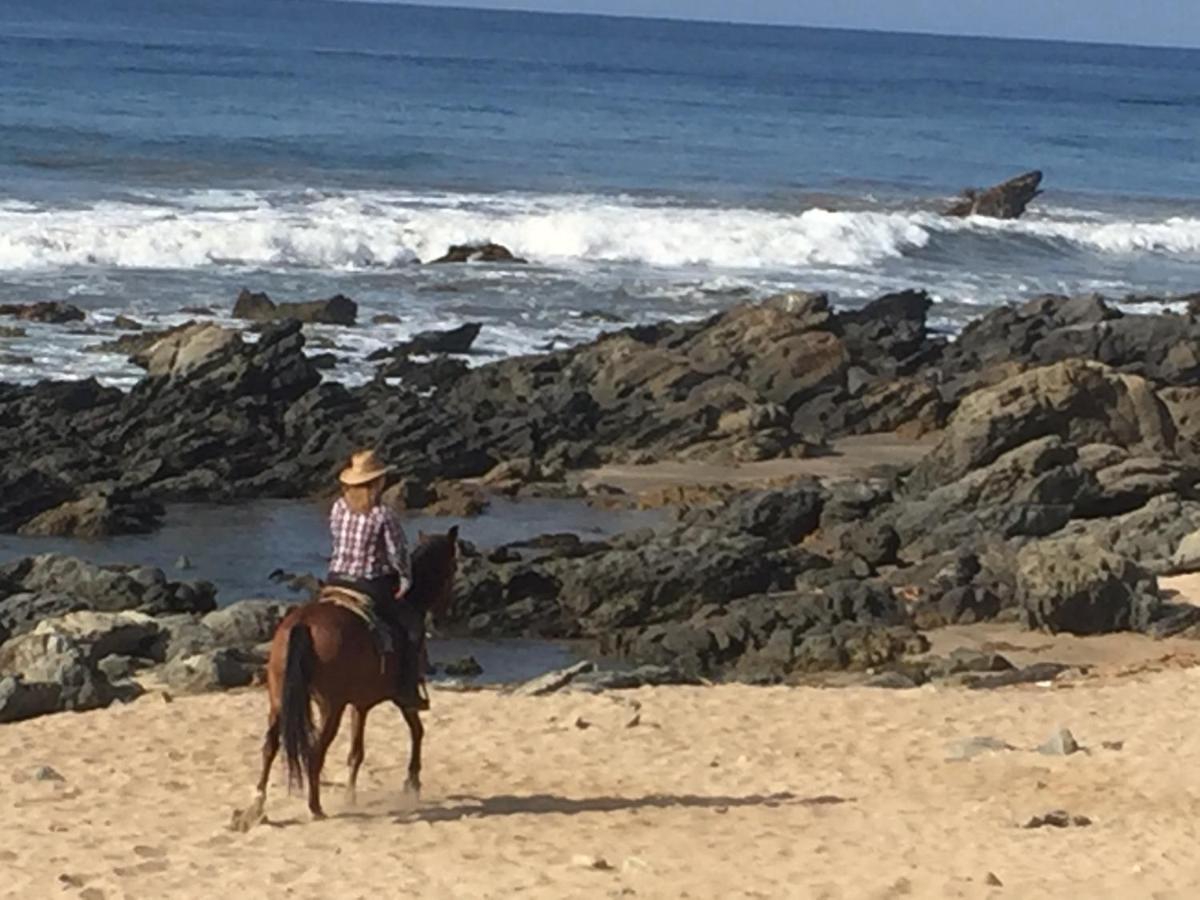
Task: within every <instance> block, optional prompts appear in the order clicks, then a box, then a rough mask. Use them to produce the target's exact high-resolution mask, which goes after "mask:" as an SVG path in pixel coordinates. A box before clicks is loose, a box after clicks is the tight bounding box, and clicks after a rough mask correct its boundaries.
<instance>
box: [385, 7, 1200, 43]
mask: <svg viewBox="0 0 1200 900" xmlns="http://www.w3.org/2000/svg"><path fill="white" fill-rule="evenodd" d="M385 2H386V0H385ZM421 4H422V5H429V6H471V7H484V8H499V9H527V10H534V11H538V12H577V13H601V14H609V15H618V16H656V17H665V18H676V19H715V20H718V21H726V22H755V23H761V24H776V25H813V26H822V27H829V28H866V29H875V30H882V31H922V32H930V33H934V34H969V35H991V36H995V37H1024V38H1043V39H1053V40H1074V41H1097V42H1101V43H1119V44H1153V45H1166V46H1183V47H1200V0H421Z"/></svg>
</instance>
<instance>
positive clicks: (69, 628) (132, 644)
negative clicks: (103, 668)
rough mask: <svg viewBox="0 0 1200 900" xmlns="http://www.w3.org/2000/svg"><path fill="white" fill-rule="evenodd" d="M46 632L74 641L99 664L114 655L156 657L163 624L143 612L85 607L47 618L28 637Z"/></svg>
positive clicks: (92, 661) (93, 663)
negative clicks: (87, 608) (92, 609)
mask: <svg viewBox="0 0 1200 900" xmlns="http://www.w3.org/2000/svg"><path fill="white" fill-rule="evenodd" d="M43 635H57V636H59V637H62V638H64V639H66V640H67V641H70V642H71V643H72V644H74V645H75V646H76V647H78V648H79V649H80V650H81V651H82V653H83V655H84V658H85V659H86V660H87V662H88V664H89V665H96V664H98V663H99V662H100V660H102V659H104V657H106V656H111V655H112V654H120V655H121V656H134V657H141V658H144V659H151V658H153V657H154V654H155V647H156V645H157V644H158V643H159V641H160V639H161V636H162V627H161V626H160V625H159V624H158V622H157V621H156V620H155V619H154V618H153V617H151V616H147V615H145V614H143V613H137V612H116V613H111V612H110V613H104V612H94V611H91V610H81V611H79V612H73V613H68V614H67V615H65V616H60V617H57V618H54V619H44V620H42V621H41V622H39V623H38V625H37V627H36V628H34V629H33V631H32V632H31V633H30V635H27V636H26V637H29V638H30V639H32V637H36V636H43ZM31 636H32V637H31Z"/></svg>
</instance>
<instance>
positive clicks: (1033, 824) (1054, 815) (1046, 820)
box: [1023, 809, 1092, 828]
mask: <svg viewBox="0 0 1200 900" xmlns="http://www.w3.org/2000/svg"><path fill="white" fill-rule="evenodd" d="M1091 824H1092V820H1091V819H1089V818H1088V817H1087V816H1073V815H1071V814H1070V813H1069V812H1067V811H1066V810H1063V809H1056V810H1053V811H1051V812H1048V813H1046V814H1045V815H1044V816H1034V817H1033V818H1032V819H1030V820H1029V821H1028V822H1026V823H1025V825H1024V826H1023V827H1025V828H1046V827H1050V828H1070V827H1071V826H1072V825H1074V826H1075V827H1077V828H1086V827H1087V826H1088V825H1091Z"/></svg>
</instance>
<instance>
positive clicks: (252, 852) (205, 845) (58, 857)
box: [0, 665, 1200, 900]
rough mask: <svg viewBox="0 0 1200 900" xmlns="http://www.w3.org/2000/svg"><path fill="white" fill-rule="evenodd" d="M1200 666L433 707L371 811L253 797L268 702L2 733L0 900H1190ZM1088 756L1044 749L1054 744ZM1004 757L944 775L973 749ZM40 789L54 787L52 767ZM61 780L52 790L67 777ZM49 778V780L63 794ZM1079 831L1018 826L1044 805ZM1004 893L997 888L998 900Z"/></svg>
mask: <svg viewBox="0 0 1200 900" xmlns="http://www.w3.org/2000/svg"><path fill="white" fill-rule="evenodd" d="M1197 690H1200V669H1196V668H1189V669H1179V668H1173V667H1171V666H1169V665H1168V666H1164V667H1159V668H1157V669H1156V670H1153V671H1146V672H1142V673H1140V674H1136V675H1132V676H1127V677H1116V676H1107V677H1102V678H1087V679H1083V680H1077V681H1073V682H1068V683H1067V684H1066V685H1059V686H1056V687H1053V688H1048V687H1038V686H1025V687H1018V688H1009V689H1004V690H998V691H990V692H988V691H968V690H964V689H961V688H948V687H934V686H927V687H925V688H921V689H918V690H914V691H902V692H894V691H887V690H880V689H870V688H849V689H842V690H822V689H817V688H783V687H779V688H753V687H740V686H727V687H708V688H684V687H670V688H657V689H643V690H640V691H635V692H630V693H623V694H600V695H595V694H582V693H572V692H565V693H560V694H556V695H553V696H550V697H538V698H530V697H519V696H514V695H506V694H500V693H497V692H492V691H481V692H477V693H466V694H458V693H447V692H445V691H442V692H439V693H437V694H436V695H435V698H434V711H433V712H432V713H431V714H430V715H429V716H428V717H427V721H428V724H429V741H428V744H427V754H426V770H425V772H426V777H425V784H426V792H425V795H424V797H423V798H422V800H421V802H420V805H419V806H418V807H416V808H413V807H412V806H411V804H410V802H409V801H406V800H405V799H404V797H403V796H402V792H401V785H402V783H403V780H404V769H405V764H406V753H407V746H408V741H407V735H406V731H405V729H404V725H403V722H402V720H401V718H400V716H399V715H398V714H396V713H394V712H392V711H381V712H380V713H379V714H377V715H376V716H374V717H373V718H372V720H371V723H370V728H369V731H368V735H367V762H366V765H365V767H364V770H363V773H362V777H361V779H360V787H359V803H358V805H357V806H356V807H354V808H349V807H346V806H345V805H344V802H343V800H342V798H341V797H340V796H339V794H340V791H339V787H340V786H341V785H342V784H343V783H344V771H343V770H342V769H341V767H340V766H339V765H338V764H337V763H340V761H341V759H342V758H344V756H345V754H346V749H347V748H346V736H345V734H343V735H342V736H341V738H339V741H338V743H337V744H336V745H335V747H334V750H333V752H332V753H331V756H330V760H331V765H330V766H329V767H328V768H327V774H326V777H327V778H328V779H329V780H330V789H329V790H328V792H327V793H328V810H327V811H328V812H329V813H330V818H329V819H328V820H326V821H322V822H310V821H309V819H308V816H307V812H306V810H305V809H304V806H303V803H302V801H301V800H300V799H299V798H298V797H295V796H289V795H288V794H287V792H286V788H285V786H284V784H283V772H282V767H280V769H279V770H278V771H277V773H276V776H275V779H274V781H273V783H272V788H271V791H272V794H271V797H270V798H269V801H268V806H267V812H268V821H267V822H266V823H265V824H262V825H259V826H258V827H256V828H253V829H251V830H250V831H249V832H247V833H237V832H233V831H230V830H229V827H228V826H229V821H230V816H231V812H232V811H233V810H234V809H235V808H237V807H239V806H243V805H244V804H245V802H246V801H248V800H249V799H250V797H251V790H252V789H251V786H252V784H253V782H254V780H255V777H256V770H257V765H258V749H259V740H260V737H261V730H262V724H263V718H264V708H263V707H264V700H265V698H264V697H263V695H262V692H261V691H260V690H248V691H242V692H237V693H232V694H224V695H206V696H197V697H188V698H179V699H176V700H174V701H173V702H165V700H164V698H163V696H162V695H161V694H159V693H153V694H148V695H146V696H145V697H143V698H142V699H140V700H138V701H136V702H135V703H133V704H130V705H128V706H124V707H119V708H117V707H114V708H111V709H108V710H101V711H96V712H91V713H83V714H66V715H58V716H52V717H46V718H41V719H37V720H33V721H28V722H21V723H16V724H10V725H6V726H4V727H3V728H0V757H2V758H3V759H4V760H5V766H6V769H7V775H6V778H5V781H6V782H7V783H6V785H5V790H4V793H3V800H2V801H0V803H2V804H3V807H4V816H3V820H2V824H0V863H2V864H3V870H4V873H5V879H4V881H5V884H4V886H3V889H2V890H3V891H4V892H5V893H6V895H8V896H17V897H50V896H78V897H86V898H89V900H99V898H101V897H104V898H117V897H134V896H137V897H213V896H227V897H233V896H246V897H333V898H336V897H402V896H422V897H464V898H468V897H469V898H484V897H511V896H518V895H519V896H527V897H547V898H562V897H609V896H638V897H664V898H665V897H694V898H697V897H721V898H726V897H813V898H819V897H828V898H860V897H881V898H882V897H902V896H912V897H992V896H1014V897H1022V898H1034V897H1043V896H1047V897H1050V896H1053V897H1062V896H1081V897H1151V896H1153V897H1194V896H1197V891H1200V870H1197V868H1196V866H1195V865H1194V859H1195V852H1194V851H1195V846H1196V842H1197V839H1198V838H1200V826H1198V825H1197V822H1198V821H1200V796H1198V793H1197V790H1196V785H1197V784H1198V783H1200V782H1198V781H1197V776H1196V772H1197V771H1198V769H1200V729H1197V728H1196V716H1195V712H1194V707H1195V702H1194V701H1195V695H1196V692H1197ZM1060 725H1065V726H1067V727H1069V728H1070V729H1071V730H1072V731H1073V733H1074V735H1075V737H1076V738H1077V739H1078V741H1079V743H1080V744H1081V745H1082V747H1083V748H1084V749H1083V751H1082V752H1078V753H1075V754H1073V755H1070V756H1049V755H1043V754H1041V753H1038V752H1037V751H1036V750H1035V749H1034V748H1035V747H1037V746H1038V745H1039V744H1040V743H1042V742H1043V741H1044V740H1045V739H1046V737H1047V736H1048V735H1049V734H1051V733H1052V732H1053V731H1054V730H1055V729H1056V728H1057V727H1058V726H1060ZM978 736H988V737H992V738H995V739H996V740H997V742H1003V743H1007V744H1009V745H1011V746H1012V747H1013V748H1015V749H1010V750H991V751H985V752H982V753H980V754H979V755H974V756H972V757H971V758H968V759H956V758H954V757H955V756H957V755H959V754H957V753H956V750H955V748H956V747H958V746H960V745H961V744H962V743H963V741H964V740H969V739H970V738H973V737H978ZM43 766H49V767H51V768H52V769H53V772H48V771H41V772H39V769H40V768H41V767H43ZM55 773H57V775H56V774H55ZM58 776H61V780H58ZM1059 809H1062V810H1066V811H1067V812H1068V813H1069V814H1070V815H1071V816H1074V817H1086V819H1087V820H1090V825H1087V826H1074V825H1073V826H1071V827H1067V828H1061V829H1060V828H1054V827H1043V828H1035V829H1030V828H1025V827H1022V826H1024V825H1025V824H1026V823H1028V822H1029V820H1031V819H1032V818H1034V817H1039V816H1043V815H1044V814H1046V813H1048V812H1051V811H1053V810H1059ZM997 883H999V884H1001V885H1003V887H999V886H997Z"/></svg>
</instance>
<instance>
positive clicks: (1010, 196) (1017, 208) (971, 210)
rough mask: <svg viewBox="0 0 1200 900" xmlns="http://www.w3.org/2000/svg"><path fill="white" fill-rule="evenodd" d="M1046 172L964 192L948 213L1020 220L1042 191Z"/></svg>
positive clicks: (1020, 176)
mask: <svg viewBox="0 0 1200 900" xmlns="http://www.w3.org/2000/svg"><path fill="white" fill-rule="evenodd" d="M1041 183H1042V173H1041V172H1039V171H1037V170H1034V171H1032V172H1026V173H1025V174H1024V175H1018V176H1017V177H1016V178H1010V179H1009V180H1008V181H1005V182H1003V183H1002V184H998V185H996V186H995V187H990V188H988V189H987V190H982V191H981V190H976V189H974V188H971V189H968V190H965V191H963V194H962V199H961V200H958V201H957V202H956V203H955V204H954V205H953V206H951V207H950V208H949V209H948V210H946V215H948V216H960V217H961V216H988V217H989V218H993V219H1019V218H1020V217H1021V215H1022V214H1023V213H1024V212H1025V207H1027V206H1028V205H1029V204H1030V203H1031V202H1032V201H1033V198H1034V197H1036V196H1038V194H1040V193H1041V191H1040V190H1038V187H1039V185H1041Z"/></svg>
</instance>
